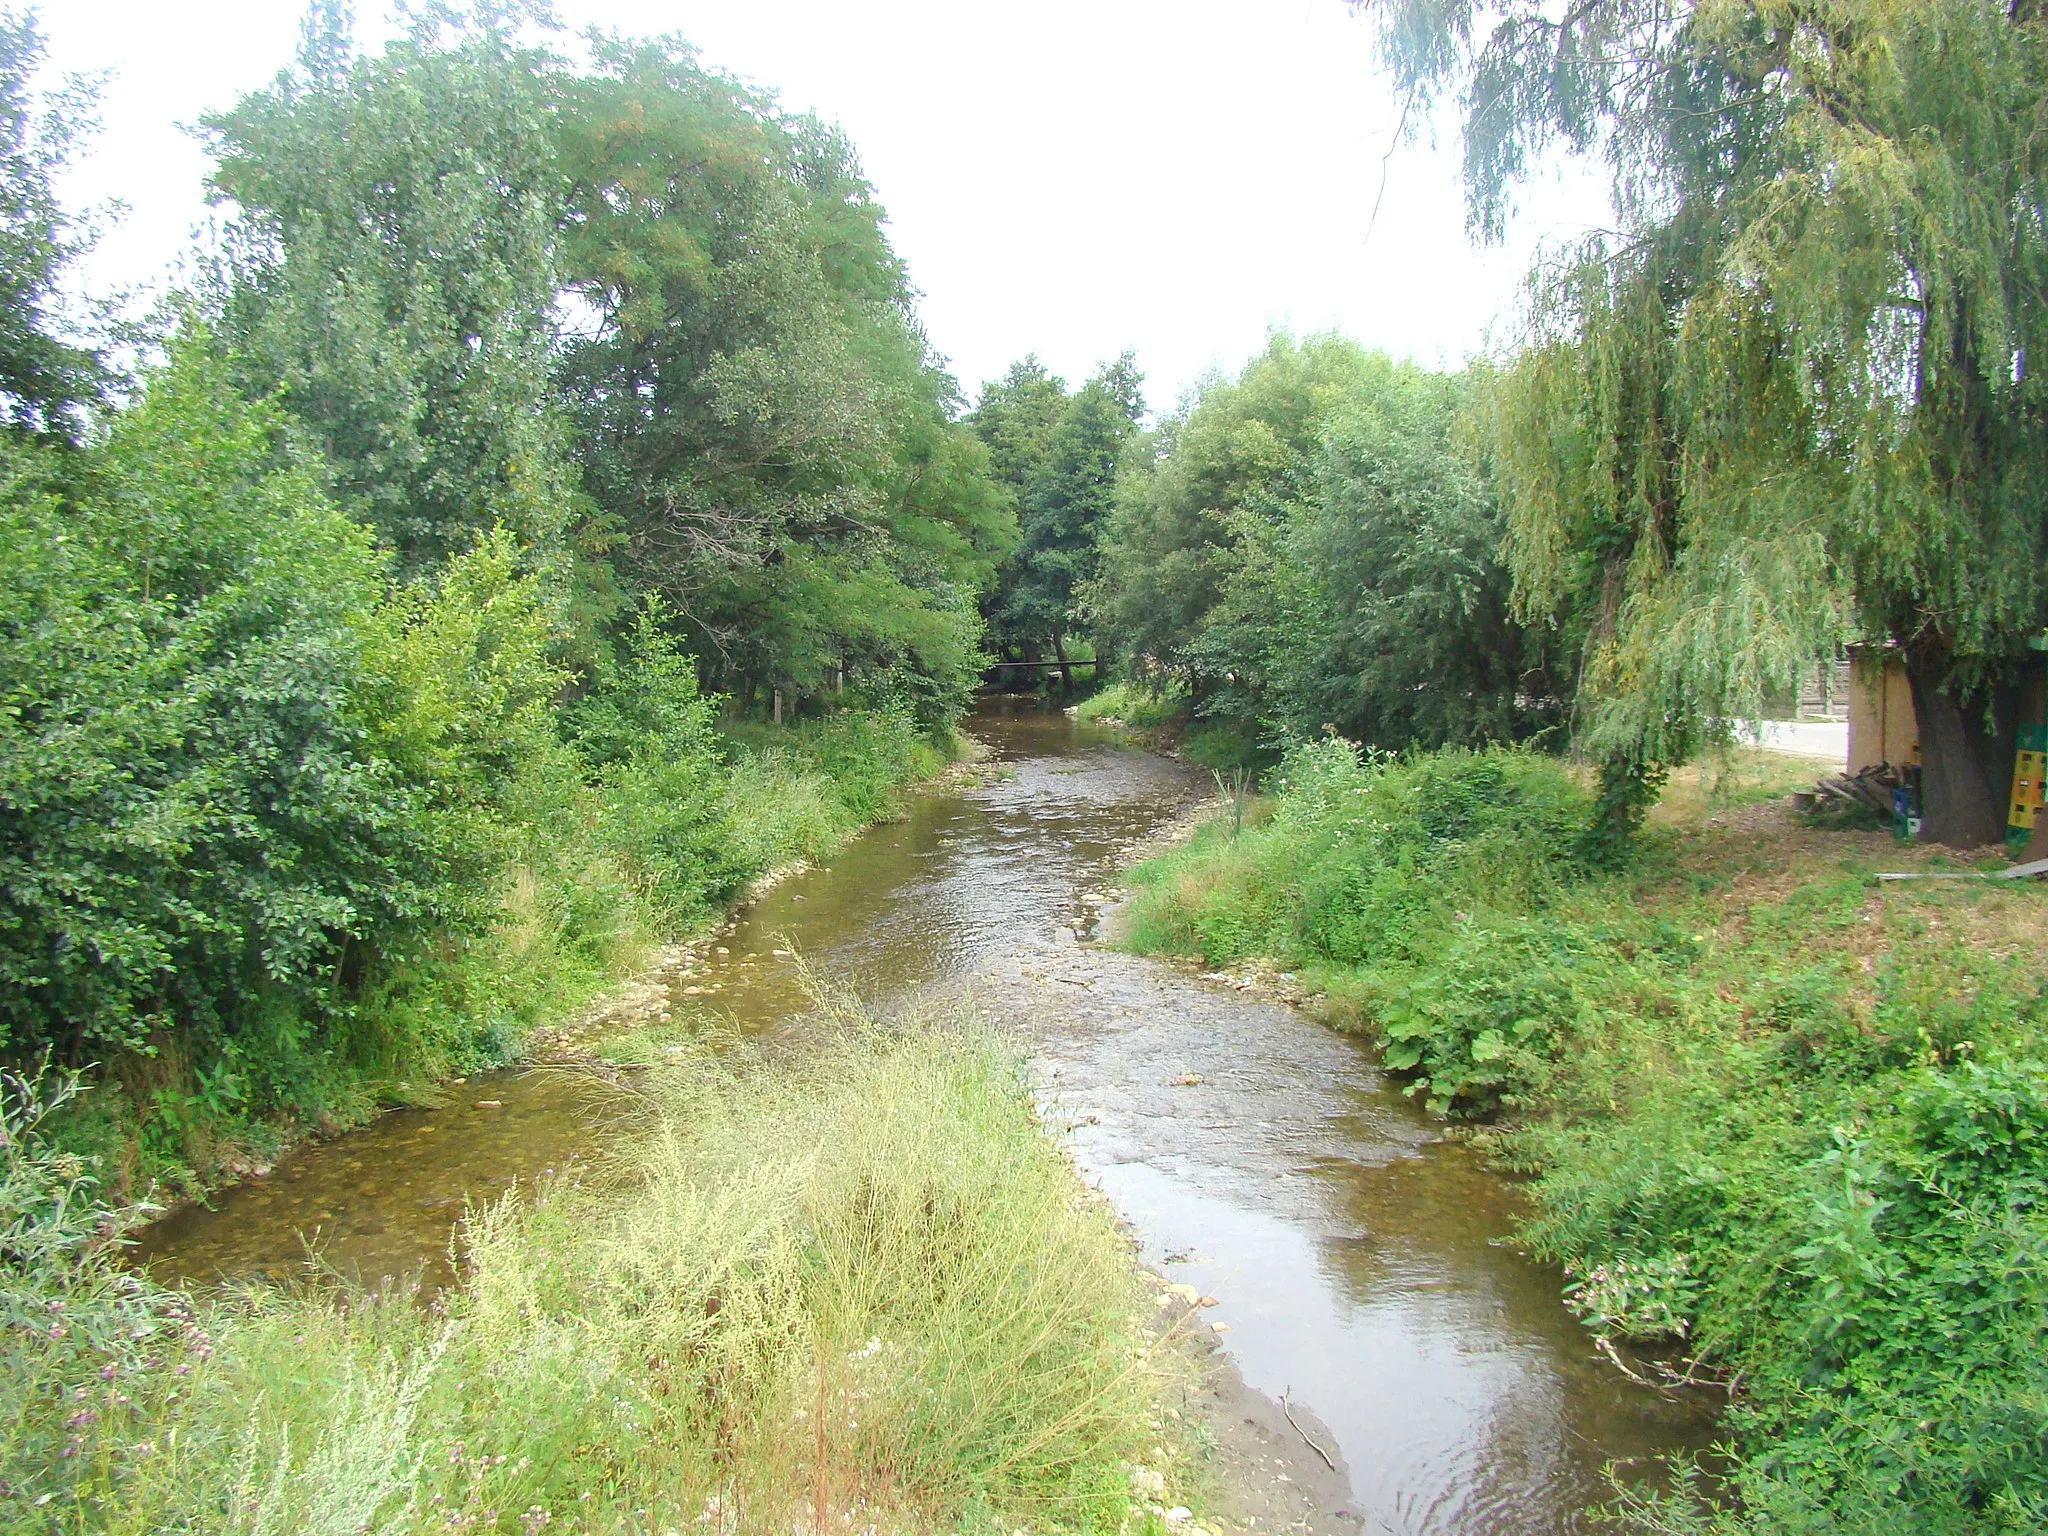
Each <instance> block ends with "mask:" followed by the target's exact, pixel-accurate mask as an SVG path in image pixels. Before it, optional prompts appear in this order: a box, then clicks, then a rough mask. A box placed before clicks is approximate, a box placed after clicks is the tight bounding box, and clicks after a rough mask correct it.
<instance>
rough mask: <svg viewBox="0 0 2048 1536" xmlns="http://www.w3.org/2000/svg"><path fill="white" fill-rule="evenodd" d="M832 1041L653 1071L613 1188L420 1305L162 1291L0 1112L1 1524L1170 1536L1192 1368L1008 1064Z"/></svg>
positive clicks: (933, 1034)
mask: <svg viewBox="0 0 2048 1536" xmlns="http://www.w3.org/2000/svg"><path fill="white" fill-rule="evenodd" d="M848 1030H849V1032H848V1034H847V1036H846V1039H845V1042H844V1043H843V1044H841V1045H839V1046H837V1047H836V1048H829V1049H826V1050H824V1051H822V1052H821V1053H819V1054H818V1055H816V1056H815V1057H813V1058H812V1059H810V1060H808V1061H806V1062H804V1063H802V1064H801V1065H795V1066H789V1065H785V1066H780V1067H777V1068H775V1069H773V1070H768V1069H765V1068H761V1067H759V1066H745V1065H741V1066H734V1065H730V1064H724V1063H719V1062H716V1061H713V1060H711V1059H709V1058H704V1059H698V1060H694V1061H691V1062H689V1063H686V1064H684V1065H680V1066H673V1067H670V1068H667V1069H664V1070H662V1071H660V1072H655V1073H649V1074H646V1076H645V1078H644V1079H643V1081H645V1083H646V1084H647V1090H646V1091H647V1104H646V1111H645V1115H644V1118H643V1120H642V1122H641V1124H640V1125H639V1128H638V1130H637V1132H635V1133H634V1134H632V1135H631V1136H629V1138H628V1144H629V1150H628V1151H627V1152H626V1153H625V1155H624V1157H623V1160H622V1163H621V1166H620V1167H619V1168H618V1169H617V1170H616V1172H617V1177H616V1178H615V1179H612V1180H611V1181H610V1182H609V1184H608V1186H607V1187H603V1188H596V1187H575V1186H569V1185H562V1184H557V1185H554V1186H551V1187H545V1188H542V1189H539V1190H537V1191H532V1192H529V1194H528V1195H527V1197H526V1198H525V1199H523V1200H517V1201H514V1200H508V1201H506V1202H505V1203H503V1204H500V1205H498V1206H494V1207H492V1208H490V1209H487V1210H482V1211H477V1212H474V1213H472V1215H471V1217H470V1219H469V1224H468V1231H467V1243H468V1250H469V1264H470V1270H469V1277H468V1284H467V1285H466V1287H465V1288H464V1289H462V1290H461V1291H460V1292H457V1293H451V1294H449V1295H447V1296H444V1297H443V1298H442V1299H441V1300H440V1301H438V1302H437V1303H436V1304H435V1305H433V1306H431V1307H422V1306H420V1305H418V1304H417V1299H416V1298H414V1297H412V1296H410V1295H407V1294H403V1293H399V1294H391V1295H355V1296H349V1297H345V1298H343V1299H342V1304H341V1305H338V1306H337V1305H335V1304H334V1298H332V1297H329V1296H323V1295H315V1294H304V1295H285V1294H277V1293H270V1292H265V1293H252V1294H250V1295H247V1296H243V1297H240V1298H235V1299H231V1300H227V1301H222V1302H220V1303H218V1304H215V1305H211V1306H207V1307H201V1306H199V1305H198V1304H197V1303H193V1302H189V1301H180V1300H178V1299H175V1298H166V1297H160V1296H152V1295H150V1294H148V1293H146V1292H144V1291H143V1290H141V1289H140V1288H139V1287H137V1286H136V1285H135V1283H134V1282H132V1281H128V1280H124V1279H122V1278H120V1277H119V1276H117V1275H116V1274H115V1273H114V1272H113V1271H111V1270H109V1269H108V1268H107V1267H106V1265H105V1259H106V1250H105V1248H104V1246H103V1245H101V1244H97V1243H96V1241H95V1238H94V1235H93V1233H94V1227H95V1219H96V1218H95V1213H94V1211H93V1209H92V1207H91V1204H90V1191H88V1190H85V1189H83V1188H81V1187H80V1186H79V1185H78V1183H77V1175H78V1172H79V1170H78V1169H77V1167H76V1165H75V1164H74V1163H71V1162H69V1161H67V1160H66V1159H65V1158H63V1157H62V1156H61V1155H54V1154H52V1153H51V1152H50V1151H49V1150H48V1149H47V1148H46V1147H44V1146H42V1145H41V1144H39V1142H38V1140H37V1137H36V1135H35V1132H34V1128H33V1126H31V1125H29V1124H27V1123H26V1122H25V1121H24V1119H23V1117H21V1116H20V1115H18V1114H17V1115H16V1116H15V1118H14V1120H13V1122H12V1123H10V1125H9V1132H10V1134H9V1138H8V1141H7V1143H6V1146H5V1148H4V1153H0V1155H4V1157H5V1163H4V1171H5V1176H6V1181H5V1183H4V1185H0V1189H4V1199H5V1208H4V1210H0V1219H4V1220H5V1221H6V1222H8V1223H9V1239H8V1243H7V1246H6V1249H5V1254H4V1265H5V1268H4V1270H0V1274H4V1278H5V1282H6V1291H5V1295H4V1301H5V1306H6V1312H5V1316H4V1322H5V1333H4V1336H0V1339H4V1348H0V1388H4V1390H0V1404H4V1407H0V1529H5V1530H7V1531H10V1532H12V1531H20V1532H31V1531H33V1532H48V1531H53V1530H62V1531H94V1532H137V1533H140V1532H145V1531H147V1532H157V1531H209V1532H214V1531H217V1532H247V1533H254V1532H283V1531H293V1532H321V1531H330V1532H343V1531H347V1532H357V1531H376V1532H411V1531H429V1530H433V1531H439V1530H447V1529H474V1530H486V1531H504V1532H513V1531H518V1532H523V1533H528V1536H531V1533H534V1532H539V1531H544V1530H545V1531H555V1530H567V1531H589V1532H620V1533H626V1532H632V1533H653V1532H661V1531H709V1532H714V1533H716V1532H726V1533H737V1532H742V1531H745V1532H752V1531H765V1530H771V1529H772V1530H777V1531H783V1532H787V1531H789V1530H791V1529H796V1530H806V1529H809V1530H825V1529H830V1530H838V1531H845V1530H854V1531H877V1530H880V1531H913V1530H915V1531H923V1530H937V1529H958V1530H966V1531H987V1532H990V1533H994V1532H998V1531H1001V1532H1010V1531H1014V1530H1017V1529H1019V1528H1022V1527H1028V1528H1030V1529H1033V1530H1073V1531H1132V1532H1135V1531H1140V1530H1143V1529H1145V1528H1147V1526H1148V1525H1149V1526H1152V1527H1155V1528H1156V1527H1157V1526H1158V1517H1157V1512H1156V1503H1154V1504H1148V1503H1147V1502H1146V1501H1147V1500H1155V1501H1156V1497H1157V1496H1158V1495H1160V1494H1161V1493H1162V1492H1163V1485H1162V1484H1161V1482H1160V1481H1159V1480H1158V1479H1155V1478H1153V1477H1152V1476H1151V1475H1150V1474H1151V1473H1153V1472H1161V1471H1163V1472H1164V1473H1165V1474H1166V1476H1167V1477H1168V1478H1170V1477H1171V1476H1172V1468H1171V1467H1163V1466H1162V1463H1161V1453H1160V1451H1159V1449H1158V1447H1159V1446H1160V1444H1161V1438H1162V1429H1163V1427H1164V1423H1163V1419H1162V1412H1163V1410H1162V1394H1163V1393H1167V1392H1169V1391H1172V1390H1177V1388H1176V1382H1177V1381H1178V1380H1179V1375H1180V1372H1181V1371H1182V1370H1183V1366H1182V1365H1181V1364H1180V1363H1179V1361H1178V1357H1177V1356H1176V1354H1175V1353H1174V1352H1173V1350H1172V1349H1171V1348H1170V1347H1168V1346H1164V1345H1162V1344H1160V1343H1159V1342H1158V1340H1157V1338H1156V1337H1155V1334H1154V1332H1153V1329H1152V1325H1151V1321H1150V1319H1151V1315H1152V1313H1153V1308H1152V1306H1151V1305H1150V1304H1149V1303H1150V1299H1151V1298H1150V1295H1149V1293H1148V1291H1147V1290H1146V1288H1145V1286H1144V1285H1143V1284H1142V1279H1141V1276H1140V1274H1139V1272H1138V1270H1137V1268H1136V1264H1135V1261H1134V1258H1133V1256H1132V1253H1131V1250H1130V1248H1129V1245H1128V1243H1127V1242H1126V1241H1125V1240H1124V1239H1123V1238H1122V1237H1121V1236H1120V1235H1119V1234H1118V1233H1117V1231H1116V1229H1115V1226H1114V1222H1113V1220H1112V1217H1111V1216H1110V1214H1109V1212H1108V1211H1107V1209H1106V1208H1105V1207H1104V1206H1103V1205H1102V1204H1101V1203H1100V1202H1098V1201H1096V1200H1095V1199H1093V1198H1092V1197H1091V1196H1090V1195H1089V1194H1088V1192H1087V1191H1086V1190H1085V1189H1084V1187H1083V1186H1082V1185H1081V1183H1080V1181H1079V1179H1078V1178H1077V1177H1076V1175H1075V1173H1074V1172H1073V1169H1072V1167H1071V1165H1070V1164H1068V1163H1067V1161H1066V1160H1065V1159H1064V1157H1063V1156H1062V1155H1061V1154H1060V1153H1059V1151H1058V1149H1057V1148H1056V1147H1055V1146H1054V1144H1053V1143H1052V1142H1051V1140H1050V1139H1049V1138H1048V1137H1047V1136H1046V1135H1045V1134H1044V1133H1043V1132H1042V1131H1041V1129H1040V1128H1039V1126H1038V1125H1037V1123H1036V1122H1035V1119H1034V1117H1033V1114H1032V1110H1031V1106H1030V1100H1029V1097H1028V1095H1027V1092H1026V1090H1025V1087H1024V1085H1023V1083H1022V1080H1021V1078H1020V1076H1019V1073H1018V1071H1017V1069H1016V1066H1015V1063H1014V1061H1013V1059H1012V1058H1011V1057H1010V1056H1009V1055H1008V1054H1007V1053H1006V1051H1005V1050H1004V1049H1003V1048H1002V1047H1001V1046H999V1045H998V1044H996V1043H995V1042H993V1041H992V1040H991V1039H989V1038H987V1037H986V1036H984V1035H981V1034H979V1033H977V1032H976V1031H975V1030H973V1029H972V1028H967V1027H944V1028H936V1029H932V1030H927V1031H920V1032H916V1033H913V1034H910V1035H907V1036H898V1037H894V1038H883V1037H880V1036H878V1035H876V1034H874V1033H872V1031H871V1029H870V1028H869V1027H868V1026H866V1025H865V1024H864V1023H862V1022H860V1021H849V1023H848ZM1134 1467H1136V1468H1140V1469H1142V1475H1138V1476H1135V1477H1134V1472H1133V1469H1134ZM1134 1487H1135V1488H1138V1489H1140V1490H1144V1491H1143V1492H1141V1493H1140V1494H1135V1495H1134V1493H1133V1489H1134ZM1134 1499H1136V1500H1137V1502H1134Z"/></svg>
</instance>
